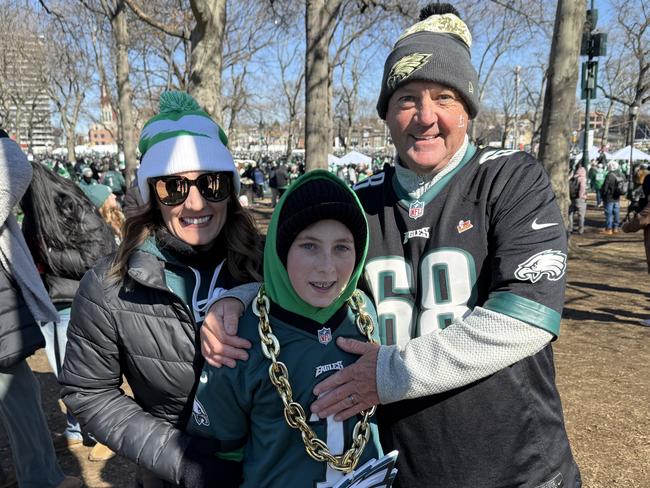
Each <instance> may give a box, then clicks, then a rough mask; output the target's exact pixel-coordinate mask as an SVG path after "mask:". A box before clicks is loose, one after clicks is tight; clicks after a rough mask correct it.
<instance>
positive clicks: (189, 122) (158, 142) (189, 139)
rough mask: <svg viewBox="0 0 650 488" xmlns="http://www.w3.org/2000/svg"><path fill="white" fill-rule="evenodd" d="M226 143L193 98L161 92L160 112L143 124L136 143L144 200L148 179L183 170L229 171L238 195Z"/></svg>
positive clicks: (237, 182) (222, 135) (141, 190)
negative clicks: (139, 157)
mask: <svg viewBox="0 0 650 488" xmlns="http://www.w3.org/2000/svg"><path fill="white" fill-rule="evenodd" d="M227 145H228V138H227V137H226V134H225V133H224V132H223V130H221V127H219V125H218V124H217V123H216V122H215V121H213V120H212V119H211V118H210V116H209V115H208V114H207V113H206V112H205V111H203V110H202V109H201V107H200V106H199V104H198V103H196V100H194V98H192V97H191V96H190V95H188V94H187V93H184V92H179V91H168V92H165V93H163V94H162V95H161V96H160V113H159V114H158V115H156V116H155V117H153V118H151V119H149V121H148V122H147V123H146V124H145V125H144V127H143V128H142V133H141V134H140V143H139V144H138V149H139V150H140V153H141V154H142V158H141V160H140V168H139V169H138V189H139V190H140V195H141V196H142V201H143V203H147V202H148V201H149V198H150V197H149V184H148V182H147V179H148V178H153V177H156V176H165V175H173V174H177V173H182V172H185V171H229V172H231V173H233V184H234V186H235V194H236V195H237V194H239V188H240V182H239V172H238V171H237V168H236V167H235V162H234V160H233V157H232V154H230V151H229V150H228V148H227V147H226V146H227Z"/></svg>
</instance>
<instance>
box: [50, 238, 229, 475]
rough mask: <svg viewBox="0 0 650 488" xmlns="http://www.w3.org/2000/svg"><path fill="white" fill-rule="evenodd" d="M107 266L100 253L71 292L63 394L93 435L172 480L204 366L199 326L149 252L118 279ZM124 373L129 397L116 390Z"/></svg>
mask: <svg viewBox="0 0 650 488" xmlns="http://www.w3.org/2000/svg"><path fill="white" fill-rule="evenodd" d="M109 265H110V261H109V259H102V260H100V261H99V262H98V264H97V265H96V266H95V267H94V268H92V269H91V270H90V271H88V273H86V275H85V276H84V277H83V279H82V280H81V283H80V286H79V291H78V293H77V295H76V297H75V299H74V302H73V305H72V316H71V318H70V324H69V326H68V346H67V349H66V355H65V362H64V365H63V371H62V373H61V375H60V376H59V382H60V383H61V384H62V385H63V392H62V397H63V400H64V402H65V404H66V405H67V406H68V408H69V409H70V410H71V411H72V413H73V414H74V415H75V416H76V418H77V419H78V420H79V422H80V423H81V425H82V427H83V428H85V430H86V431H88V432H90V433H92V434H93V435H94V436H95V437H96V438H97V440H98V441H100V442H102V443H104V444H106V445H107V446H109V447H110V448H111V449H113V450H114V451H116V452H117V453H118V454H120V455H122V456H124V457H126V458H128V459H131V460H134V461H135V462H137V463H138V464H139V465H141V466H143V467H145V468H147V469H149V470H150V471H152V472H154V473H155V474H156V475H157V476H159V477H161V478H164V479H167V480H169V481H172V482H174V483H178V482H179V480H180V474H181V473H180V472H179V471H180V463H181V459H182V457H183V452H184V451H185V448H186V447H187V444H188V442H189V439H190V438H189V436H188V435H187V434H185V433H184V432H183V429H184V427H185V425H186V424H187V421H188V419H189V416H190V415H191V411H192V404H191V398H192V397H193V395H194V391H195V385H196V384H197V382H198V376H199V374H200V372H201V368H202V366H203V357H202V356H201V350H200V347H198V344H199V328H198V327H197V325H196V322H195V321H194V318H193V317H192V316H191V315H190V310H189V309H188V307H187V306H186V305H185V304H184V303H183V301H182V300H181V299H180V298H179V297H178V296H176V295H175V294H174V293H172V292H171V291H170V290H169V288H168V287H167V284H166V281H165V274H164V267H163V262H162V261H160V260H159V259H158V258H156V257H155V256H154V255H152V254H149V253H147V252H144V251H141V250H137V251H135V252H134V253H133V255H132V256H131V258H130V260H129V264H128V278H127V279H126V280H125V283H121V284H117V285H115V284H114V285H110V284H108V281H107V279H106V273H107V271H108V269H109ZM224 268H225V267H224ZM122 375H124V376H125V377H126V379H127V381H128V383H129V385H130V386H131V388H132V390H133V394H134V397H135V398H134V399H131V398H130V397H128V396H126V395H125V394H124V392H123V391H122V390H121V389H120V386H121V384H122Z"/></svg>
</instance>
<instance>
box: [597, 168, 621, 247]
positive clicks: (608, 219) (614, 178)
mask: <svg viewBox="0 0 650 488" xmlns="http://www.w3.org/2000/svg"><path fill="white" fill-rule="evenodd" d="M607 169H608V171H607V176H606V177H605V181H604V183H603V186H602V187H601V188H600V195H601V197H602V199H603V205H604V209H605V228H604V229H602V230H601V231H600V233H601V234H605V235H612V234H616V233H617V232H619V224H620V211H621V203H620V199H621V196H622V193H621V191H620V188H619V185H618V182H619V181H620V180H621V179H624V178H625V177H624V176H623V174H622V173H621V172H620V170H619V169H618V163H617V162H616V161H610V162H609V163H607Z"/></svg>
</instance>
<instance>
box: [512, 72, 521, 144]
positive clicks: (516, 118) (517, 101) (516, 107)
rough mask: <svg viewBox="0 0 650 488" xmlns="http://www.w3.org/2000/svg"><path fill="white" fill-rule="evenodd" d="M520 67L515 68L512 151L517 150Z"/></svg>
mask: <svg viewBox="0 0 650 488" xmlns="http://www.w3.org/2000/svg"><path fill="white" fill-rule="evenodd" d="M520 72H521V66H519V65H517V66H515V143H514V147H513V149H515V150H519V73H520Z"/></svg>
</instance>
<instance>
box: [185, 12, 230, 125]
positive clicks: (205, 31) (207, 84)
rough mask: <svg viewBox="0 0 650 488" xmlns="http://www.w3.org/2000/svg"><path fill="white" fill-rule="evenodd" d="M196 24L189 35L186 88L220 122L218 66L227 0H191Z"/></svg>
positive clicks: (221, 49) (224, 27) (220, 61)
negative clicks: (189, 66)
mask: <svg viewBox="0 0 650 488" xmlns="http://www.w3.org/2000/svg"><path fill="white" fill-rule="evenodd" d="M190 3H191V5H192V12H193V13H194V18H195V19H196V27H194V29H193V30H192V35H191V37H190V39H191V42H192V54H191V57H190V65H191V69H190V71H191V74H190V81H189V86H188V91H189V93H190V95H192V96H193V97H194V98H195V99H196V101H197V102H198V103H199V105H201V107H203V109H204V110H205V111H206V112H207V113H208V114H209V115H210V116H211V117H212V118H213V119H214V120H215V121H217V123H221V115H222V114H221V111H222V104H221V66H222V61H223V60H222V56H223V38H224V33H225V30H226V0H192V1H191V2H190Z"/></svg>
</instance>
